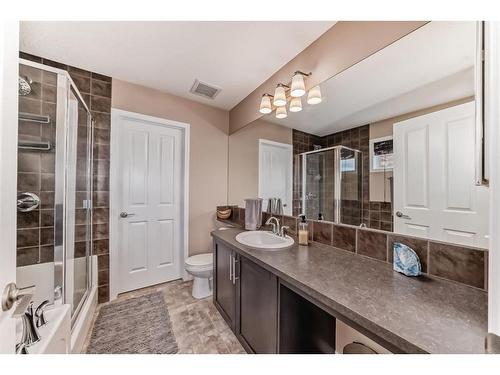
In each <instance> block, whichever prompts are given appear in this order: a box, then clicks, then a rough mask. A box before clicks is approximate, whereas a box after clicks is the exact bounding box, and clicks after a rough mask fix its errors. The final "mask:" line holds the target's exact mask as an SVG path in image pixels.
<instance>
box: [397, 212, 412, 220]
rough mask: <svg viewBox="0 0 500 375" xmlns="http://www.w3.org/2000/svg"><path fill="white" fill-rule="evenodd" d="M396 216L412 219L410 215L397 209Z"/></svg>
mask: <svg viewBox="0 0 500 375" xmlns="http://www.w3.org/2000/svg"><path fill="white" fill-rule="evenodd" d="M396 216H397V217H400V218H401V219H406V220H411V217H409V216H408V215H405V214H404V213H402V212H401V211H396Z"/></svg>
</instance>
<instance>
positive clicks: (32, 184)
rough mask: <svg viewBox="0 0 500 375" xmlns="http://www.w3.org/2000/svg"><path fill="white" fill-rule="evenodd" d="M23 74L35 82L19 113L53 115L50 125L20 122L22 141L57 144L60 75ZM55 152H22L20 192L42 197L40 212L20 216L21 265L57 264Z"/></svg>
mask: <svg viewBox="0 0 500 375" xmlns="http://www.w3.org/2000/svg"><path fill="white" fill-rule="evenodd" d="M19 75H20V76H27V77H29V78H30V79H31V80H32V84H31V92H30V93H29V95H26V96H19V112H26V113H32V114H37V115H42V114H43V115H48V116H50V123H48V124H41V123H36V122H33V121H21V120H19V122H18V137H19V140H20V141H33V142H40V141H44V142H51V143H52V144H54V142H55V126H56V122H55V121H56V101H57V89H56V83H57V82H56V81H57V75H56V74H54V73H50V72H44V71H42V70H40V69H37V68H32V67H28V66H24V65H22V66H20V67H19ZM54 156H55V150H54V149H52V150H50V151H43V152H41V151H33V150H25V149H18V155H17V159H18V173H17V191H18V192H31V193H34V194H36V195H38V196H39V197H40V200H41V204H40V207H39V208H38V209H36V210H33V211H30V212H18V213H17V266H18V267H23V266H28V265H32V264H39V263H46V262H53V261H54V186H55V174H54V172H55V158H54Z"/></svg>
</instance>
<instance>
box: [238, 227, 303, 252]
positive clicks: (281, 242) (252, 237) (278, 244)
mask: <svg viewBox="0 0 500 375" xmlns="http://www.w3.org/2000/svg"><path fill="white" fill-rule="evenodd" d="M236 241H238V242H239V243H240V244H242V245H246V246H250V247H255V248H257V249H266V250H279V249H284V248H285V247H290V246H292V245H293V243H294V241H293V238H292V237H290V236H286V237H280V236H277V235H275V234H273V233H272V232H265V231H262V230H254V231H250V232H241V233H240V234H238V235H237V236H236Z"/></svg>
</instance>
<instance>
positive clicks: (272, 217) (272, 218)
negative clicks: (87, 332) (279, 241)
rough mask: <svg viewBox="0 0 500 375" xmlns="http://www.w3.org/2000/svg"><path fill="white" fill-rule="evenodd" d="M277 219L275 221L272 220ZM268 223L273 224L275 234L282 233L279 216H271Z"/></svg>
mask: <svg viewBox="0 0 500 375" xmlns="http://www.w3.org/2000/svg"><path fill="white" fill-rule="evenodd" d="M273 220H274V221H275V222H274V223H273V222H272V221H273ZM266 225H272V226H273V230H272V232H273V234H275V235H277V236H279V235H280V230H281V229H280V221H279V220H278V218H276V217H274V216H271V217H270V218H269V219H267V221H266Z"/></svg>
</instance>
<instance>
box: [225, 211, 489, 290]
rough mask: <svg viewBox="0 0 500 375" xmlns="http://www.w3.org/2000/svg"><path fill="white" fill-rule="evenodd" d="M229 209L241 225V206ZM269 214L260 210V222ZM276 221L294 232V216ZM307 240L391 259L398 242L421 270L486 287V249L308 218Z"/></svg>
mask: <svg viewBox="0 0 500 375" xmlns="http://www.w3.org/2000/svg"><path fill="white" fill-rule="evenodd" d="M226 207H231V208H232V209H233V213H232V215H231V217H230V218H229V219H228V220H226V222H229V223H231V224H234V225H237V226H243V225H244V223H245V209H244V208H241V207H237V206H226ZM268 218H269V214H268V213H267V212H264V213H263V214H262V223H263V225H264V223H265V222H266V220H267V219H268ZM278 218H279V219H280V222H282V223H283V224H284V225H288V226H289V227H290V231H289V234H290V235H292V236H296V228H297V222H298V219H297V218H295V217H292V216H286V215H283V216H281V217H278ZM308 223H309V240H310V241H314V242H318V243H322V244H325V245H330V246H333V247H336V248H339V249H342V250H346V251H350V252H353V253H356V254H359V255H362V256H366V257H370V258H373V259H377V260H380V261H383V262H387V263H392V261H393V250H392V249H393V246H394V243H396V242H399V243H402V244H405V245H407V246H409V247H411V248H412V249H413V250H415V252H416V253H417V254H418V256H419V258H420V263H421V265H422V272H423V273H425V274H427V275H430V276H434V277H439V278H443V279H447V280H451V281H455V282H458V283H462V284H465V285H468V286H472V287H475V288H479V289H482V290H487V276H486V275H487V271H486V270H487V268H488V251H487V250H486V249H480V248H475V247H469V246H460V245H453V244H449V243H443V242H438V241H431V240H426V239H423V238H417V237H411V236H405V235H401V234H395V233H390V232H384V231H380V230H374V229H370V228H357V227H354V226H349V225H344V224H334V223H331V222H326V221H316V220H308Z"/></svg>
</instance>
